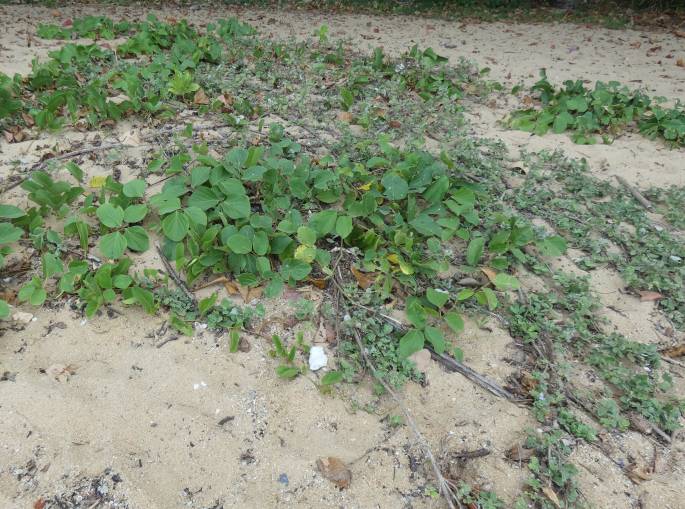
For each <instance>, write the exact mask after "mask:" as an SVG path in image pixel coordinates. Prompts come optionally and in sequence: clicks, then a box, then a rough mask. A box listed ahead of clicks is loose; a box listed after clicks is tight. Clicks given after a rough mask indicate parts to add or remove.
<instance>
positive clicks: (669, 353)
mask: <svg viewBox="0 0 685 509" xmlns="http://www.w3.org/2000/svg"><path fill="white" fill-rule="evenodd" d="M661 355H665V356H666V357H682V356H683V355H685V343H681V344H679V345H675V346H671V347H669V348H666V349H665V350H661Z"/></svg>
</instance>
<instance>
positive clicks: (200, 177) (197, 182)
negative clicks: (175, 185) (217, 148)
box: [190, 166, 212, 188]
mask: <svg viewBox="0 0 685 509" xmlns="http://www.w3.org/2000/svg"><path fill="white" fill-rule="evenodd" d="M211 171H212V169H211V168H209V167H208V166H198V167H197V168H193V169H192V170H191V172H190V185H191V186H192V187H193V188H195V187H197V186H201V185H202V184H204V183H205V182H207V180H209V174H210V172H211Z"/></svg>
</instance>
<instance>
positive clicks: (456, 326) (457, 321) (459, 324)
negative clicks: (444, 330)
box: [444, 311, 464, 334]
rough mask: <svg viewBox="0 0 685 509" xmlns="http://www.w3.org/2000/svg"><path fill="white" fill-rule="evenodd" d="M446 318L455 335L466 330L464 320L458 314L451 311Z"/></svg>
mask: <svg viewBox="0 0 685 509" xmlns="http://www.w3.org/2000/svg"><path fill="white" fill-rule="evenodd" d="M444 318H445V322H447V325H449V326H450V329H452V330H453V331H454V332H455V333H457V334H459V333H460V332H462V331H463V330H464V320H463V319H462V317H461V316H459V314H458V313H455V312H454V311H450V312H449V313H445V316H444Z"/></svg>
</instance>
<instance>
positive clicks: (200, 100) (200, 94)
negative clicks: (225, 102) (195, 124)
mask: <svg viewBox="0 0 685 509" xmlns="http://www.w3.org/2000/svg"><path fill="white" fill-rule="evenodd" d="M193 102H194V103H195V104H209V98H208V97H207V94H205V91H204V90H202V89H201V88H198V89H197V92H195V97H193Z"/></svg>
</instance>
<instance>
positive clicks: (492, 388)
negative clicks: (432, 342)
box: [427, 346, 523, 403]
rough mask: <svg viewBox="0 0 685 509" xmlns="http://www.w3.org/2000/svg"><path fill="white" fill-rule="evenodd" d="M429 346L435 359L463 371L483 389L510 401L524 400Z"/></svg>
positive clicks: (463, 373)
mask: <svg viewBox="0 0 685 509" xmlns="http://www.w3.org/2000/svg"><path fill="white" fill-rule="evenodd" d="M427 348H428V350H430V353H431V357H432V358H433V359H435V360H436V361H438V362H440V364H442V365H443V366H445V367H446V368H447V369H449V370H450V371H456V372H457V373H461V374H462V375H463V376H464V377H466V378H467V379H469V380H470V381H471V382H473V383H474V384H476V385H478V386H480V387H482V388H483V389H485V390H486V391H488V392H489V393H491V394H494V395H495V396H499V397H500V398H504V399H508V400H509V401H514V402H517V403H520V402H522V401H523V400H521V399H519V398H517V397H516V396H514V395H513V394H512V393H510V392H509V391H507V390H506V389H505V388H503V387H502V386H500V385H499V384H498V383H496V382H494V381H492V380H490V379H489V378H487V377H485V376H483V375H481V374H479V373H477V372H476V371H474V370H473V369H471V368H469V367H468V366H466V365H465V364H462V363H461V362H459V361H458V360H456V359H454V358H453V357H450V356H449V355H445V354H441V353H437V352H436V351H435V350H433V348H432V347H430V346H428V347H427Z"/></svg>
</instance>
